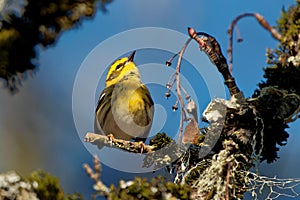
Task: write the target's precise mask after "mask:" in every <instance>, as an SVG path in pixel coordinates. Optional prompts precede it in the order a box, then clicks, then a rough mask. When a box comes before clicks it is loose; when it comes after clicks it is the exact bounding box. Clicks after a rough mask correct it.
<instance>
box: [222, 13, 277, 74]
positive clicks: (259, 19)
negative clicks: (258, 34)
mask: <svg viewBox="0 0 300 200" xmlns="http://www.w3.org/2000/svg"><path fill="white" fill-rule="evenodd" d="M244 17H255V19H256V20H257V22H258V23H259V24H260V25H261V26H262V27H263V28H265V29H266V30H267V31H269V32H270V33H271V35H272V37H273V38H274V39H276V40H280V39H281V35H280V34H279V33H278V32H277V30H276V29H275V28H273V27H272V26H271V25H270V24H269V23H268V22H267V21H266V20H265V18H264V17H263V16H262V15H260V14H259V13H243V14H241V15H239V16H237V17H236V18H235V19H234V20H233V21H232V22H231V24H230V27H229V29H228V31H227V33H228V35H229V44H228V49H227V54H228V60H229V70H230V72H231V73H232V65H233V64H232V63H233V58H232V44H233V30H234V28H235V27H236V25H237V23H238V21H239V20H240V19H242V18H244ZM238 40H239V41H241V40H242V38H241V37H239V38H238Z"/></svg>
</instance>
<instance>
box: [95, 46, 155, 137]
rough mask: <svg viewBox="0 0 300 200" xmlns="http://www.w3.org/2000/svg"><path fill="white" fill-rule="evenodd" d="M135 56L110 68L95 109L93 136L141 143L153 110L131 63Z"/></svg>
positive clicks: (132, 54)
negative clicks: (108, 136) (110, 135)
mask: <svg viewBox="0 0 300 200" xmlns="http://www.w3.org/2000/svg"><path fill="white" fill-rule="evenodd" d="M135 52H136V51H134V52H132V53H131V55H130V56H129V57H125V58H120V59H118V60H116V61H115V62H114V63H113V64H112V65H111V66H110V69H109V71H108V73H107V77H106V84H105V88H104V90H103V91H102V93H101V95H100V97H99V100H98V103H97V107H96V113H95V133H99V134H102V135H109V134H112V135H113V136H114V138H118V139H123V140H131V139H133V140H135V141H143V142H145V140H146V139H147V137H148V135H149V131H150V128H151V125H152V120H153V114H154V107H153V100H152V98H151V95H150V93H149V91H148V89H147V87H146V86H145V85H144V84H143V83H142V81H141V79H140V73H139V70H138V68H137V66H136V65H135V64H134V62H133V58H134V55H135Z"/></svg>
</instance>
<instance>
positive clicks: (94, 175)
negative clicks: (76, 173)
mask: <svg viewBox="0 0 300 200" xmlns="http://www.w3.org/2000/svg"><path fill="white" fill-rule="evenodd" d="M83 168H84V170H85V172H86V173H87V175H88V176H89V177H90V178H91V179H92V180H93V181H94V182H95V184H94V189H95V190H96V191H97V192H99V193H100V194H101V195H103V196H105V197H107V196H108V195H109V192H110V190H109V188H108V187H107V186H106V185H104V184H103V183H102V181H101V179H100V176H101V164H100V160H99V158H98V157H97V156H94V169H95V171H94V170H93V169H92V168H91V167H90V166H89V165H88V164H86V163H84V164H83Z"/></svg>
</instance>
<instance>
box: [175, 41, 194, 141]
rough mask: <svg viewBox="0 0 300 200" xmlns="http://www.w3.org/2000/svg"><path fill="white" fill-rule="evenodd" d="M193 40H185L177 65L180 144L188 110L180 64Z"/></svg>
mask: <svg viewBox="0 0 300 200" xmlns="http://www.w3.org/2000/svg"><path fill="white" fill-rule="evenodd" d="M191 40H192V38H189V39H188V40H187V41H186V42H185V44H184V45H183V47H182V49H181V50H180V53H179V57H178V61H177V66H176V89H177V96H178V99H179V103H180V108H181V112H180V125H179V136H178V143H179V144H181V143H182V135H183V120H184V119H186V118H187V116H186V112H185V110H184V109H185V106H184V102H183V98H182V95H181V89H180V65H181V60H182V56H183V53H184V51H185V49H186V47H187V46H188V44H189V43H190V42H191Z"/></svg>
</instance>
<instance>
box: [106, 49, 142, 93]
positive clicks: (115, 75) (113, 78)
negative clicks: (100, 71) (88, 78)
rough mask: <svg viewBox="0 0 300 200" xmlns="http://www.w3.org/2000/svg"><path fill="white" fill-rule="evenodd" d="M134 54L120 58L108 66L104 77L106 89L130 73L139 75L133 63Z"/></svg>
mask: <svg viewBox="0 0 300 200" xmlns="http://www.w3.org/2000/svg"><path fill="white" fill-rule="evenodd" d="M134 54H135V51H134V52H133V53H132V54H131V55H130V56H129V57H125V58H120V59H118V60H116V61H115V62H114V63H113V64H112V65H111V66H110V68H109V71H108V73H107V77H106V87H108V86H110V85H113V84H116V83H117V82H118V81H120V80H121V79H122V78H123V77H124V76H125V75H127V74H129V73H131V72H133V73H135V74H139V72H138V68H137V67H136V65H135V64H134V62H133V58H134Z"/></svg>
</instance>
